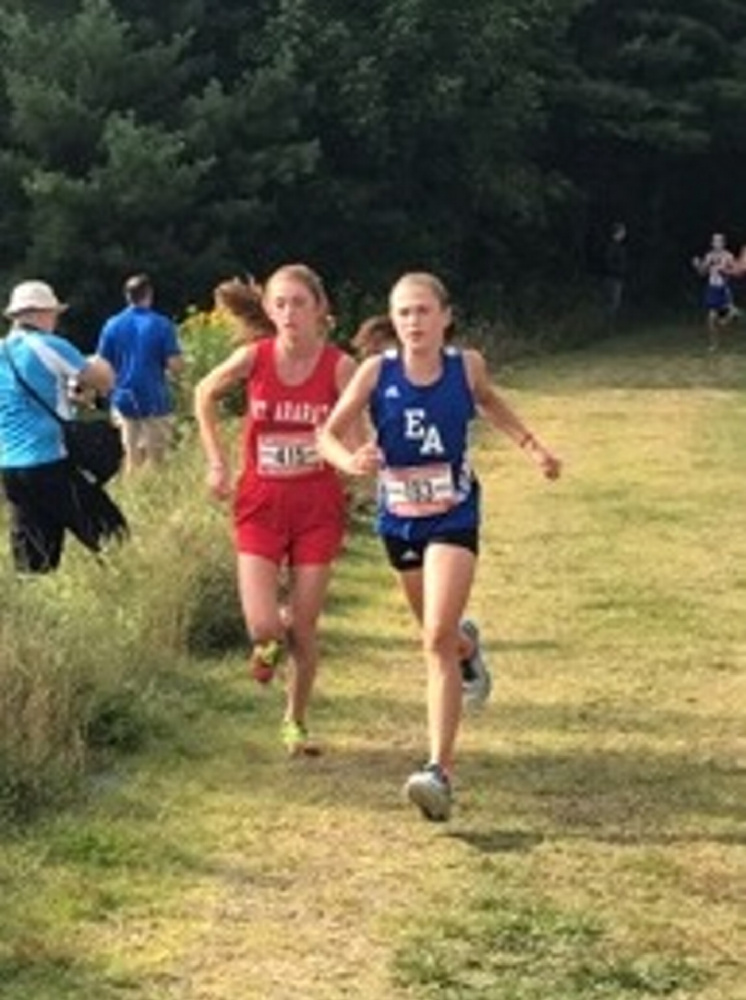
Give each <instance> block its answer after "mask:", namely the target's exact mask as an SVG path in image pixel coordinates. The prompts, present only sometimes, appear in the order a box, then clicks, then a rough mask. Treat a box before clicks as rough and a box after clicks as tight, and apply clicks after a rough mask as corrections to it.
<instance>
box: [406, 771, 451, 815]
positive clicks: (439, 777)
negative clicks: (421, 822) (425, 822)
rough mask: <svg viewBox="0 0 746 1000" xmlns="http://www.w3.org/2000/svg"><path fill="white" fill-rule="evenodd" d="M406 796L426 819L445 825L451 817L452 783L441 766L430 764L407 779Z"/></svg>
mask: <svg viewBox="0 0 746 1000" xmlns="http://www.w3.org/2000/svg"><path fill="white" fill-rule="evenodd" d="M404 794H405V795H406V797H407V798H408V799H409V801H410V802H411V803H412V804H413V805H416V806H418V807H419V809H420V811H421V812H422V815H423V816H424V817H425V819H429V820H430V821H431V822H433V823H443V822H445V821H446V820H447V819H449V818H450V815H451V803H452V794H451V783H450V781H449V780H448V777H447V776H446V773H445V772H444V770H443V768H442V767H440V765H439V764H428V765H427V767H425V768H423V770H422V771H415V772H414V774H411V775H410V776H409V778H408V779H407V783H406V785H405V786H404Z"/></svg>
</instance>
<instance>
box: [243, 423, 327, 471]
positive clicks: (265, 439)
mask: <svg viewBox="0 0 746 1000" xmlns="http://www.w3.org/2000/svg"><path fill="white" fill-rule="evenodd" d="M322 466H323V461H322V458H321V456H320V455H319V451H318V448H317V447H316V432H315V431H283V432H278V433H273V434H260V435H259V439H258V442H257V471H258V473H259V475H260V476H270V477H272V478H285V477H288V478H289V477H292V476H305V475H308V473H309V472H316V471H318V470H319V469H321V468H322Z"/></svg>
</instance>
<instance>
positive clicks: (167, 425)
mask: <svg viewBox="0 0 746 1000" xmlns="http://www.w3.org/2000/svg"><path fill="white" fill-rule="evenodd" d="M113 419H114V421H115V423H116V424H117V426H118V427H119V429H120V431H121V434H122V444H123V446H124V453H125V457H126V463H127V466H128V467H129V468H132V467H134V466H137V465H143V464H144V463H145V462H153V463H158V462H162V461H163V459H164V458H165V457H166V452H167V451H168V447H169V445H170V444H171V437H172V434H173V420H172V418H171V416H170V415H169V416H163V417H125V416H123V415H122V414H121V413H119V412H118V411H117V410H115V411H114V413H113Z"/></svg>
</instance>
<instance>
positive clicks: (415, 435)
mask: <svg viewBox="0 0 746 1000" xmlns="http://www.w3.org/2000/svg"><path fill="white" fill-rule="evenodd" d="M404 436H405V437H406V438H407V440H409V441H421V442H422V444H421V445H420V454H421V455H442V454H443V452H444V451H445V448H444V447H443V441H442V440H441V437H440V432H439V431H438V428H437V427H436V426H435V424H426V423H425V411H424V410H405V411H404Z"/></svg>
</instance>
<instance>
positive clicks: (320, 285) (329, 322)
mask: <svg viewBox="0 0 746 1000" xmlns="http://www.w3.org/2000/svg"><path fill="white" fill-rule="evenodd" d="M278 278H290V280H291V281H299V282H300V283H301V285H303V286H304V287H305V288H306V289H307V290H308V291H309V292H310V293H311V296H312V297H313V299H314V301H315V302H316V304H317V305H318V306H319V310H320V312H321V313H322V320H321V328H320V332H321V333H322V334H324V335H326V334H327V333H329V332H330V331H331V330H333V329H334V326H335V319H334V316H333V314H332V311H331V306H330V305H329V296H328V295H327V294H326V288H325V287H324V282H323V281H322V280H321V278H320V277H319V275H318V274H317V273H316V271H314V270H313V268H310V267H309V266H308V265H307V264H283V265H282V266H281V267H278V268H277V270H275V271H273V272H272V274H270V276H269V277H268V278H267V280H266V281H265V282H264V295H263V301H264V302H265V303H266V301H267V296H268V295H269V293H270V290H271V288H272V283H273V282H274V281H275V280H277V279H278Z"/></svg>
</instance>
